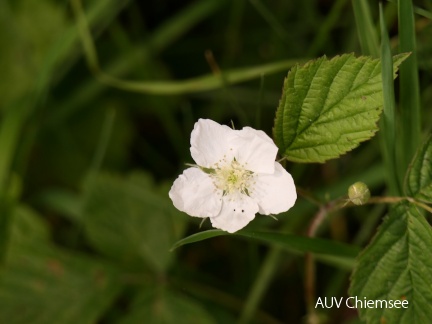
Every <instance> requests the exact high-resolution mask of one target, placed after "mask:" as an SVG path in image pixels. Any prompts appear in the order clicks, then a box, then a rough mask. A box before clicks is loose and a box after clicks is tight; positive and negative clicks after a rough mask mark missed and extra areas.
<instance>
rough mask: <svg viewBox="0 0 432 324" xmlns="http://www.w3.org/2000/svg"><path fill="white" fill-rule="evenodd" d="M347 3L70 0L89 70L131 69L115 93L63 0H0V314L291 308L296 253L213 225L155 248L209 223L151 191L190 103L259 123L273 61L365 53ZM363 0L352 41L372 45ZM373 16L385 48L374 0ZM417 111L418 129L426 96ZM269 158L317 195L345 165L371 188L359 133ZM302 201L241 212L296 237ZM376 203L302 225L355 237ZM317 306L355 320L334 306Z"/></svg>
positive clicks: (168, 173) (426, 66)
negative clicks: (337, 151)
mask: <svg viewBox="0 0 432 324" xmlns="http://www.w3.org/2000/svg"><path fill="white" fill-rule="evenodd" d="M74 3H75V4H79V2H78V1H74ZM360 3H361V4H362V5H367V4H368V2H367V1H363V0H353V1H352V2H351V1H348V0H336V1H327V0H310V1H282V0H273V1H268V2H267V1H262V0H249V1H246V0H233V1H228V0H195V1H192V0H188V1H174V0H158V1H156V0H146V1H138V0H136V1H133V0H104V1H102V0H85V1H83V4H82V5H83V7H84V11H85V17H86V19H87V21H88V24H89V27H90V30H91V34H92V37H93V40H94V43H95V47H96V50H97V53H98V57H99V63H100V67H101V69H102V70H103V71H104V72H105V73H106V74H108V75H110V76H112V77H116V78H119V79H122V80H130V81H136V82H138V86H137V87H134V88H131V89H130V91H129V90H128V87H129V85H130V84H126V85H125V84H122V83H116V82H111V83H110V81H109V80H108V81H106V80H103V79H101V78H99V80H98V79H97V78H95V76H94V74H92V72H91V70H92V69H93V70H95V69H96V70H97V66H95V65H94V64H91V66H90V68H89V66H88V64H87V60H86V58H85V55H84V51H83V47H82V40H81V39H80V33H79V30H78V28H77V12H76V11H74V10H73V9H72V8H73V7H72V6H71V2H69V1H65V0H57V1H54V0H38V1H36V0H13V1H12V0H0V77H1V78H0V115H1V119H0V213H1V214H0V255H1V260H2V261H1V262H2V265H1V272H0V323H8V324H9V323H23V324H24V323H176V324H178V323H235V322H237V321H238V320H240V321H243V322H255V323H301V322H302V321H303V320H304V316H305V314H306V307H305V303H304V292H303V290H304V288H303V283H302V281H303V276H304V275H303V263H304V259H303V257H302V256H298V255H293V254H289V253H286V252H282V251H281V250H280V249H278V248H275V247H269V246H265V245H262V244H259V243H256V242H253V241H248V240H244V239H239V238H236V237H228V236H224V237H217V238H213V239H211V240H207V241H203V242H200V243H196V244H193V245H187V246H184V247H182V248H180V249H178V250H175V251H174V252H169V250H170V248H171V246H172V245H173V244H174V243H175V242H176V241H177V240H179V239H181V238H182V237H184V236H186V235H189V234H192V233H196V232H198V231H200V230H202V229H208V228H210V226H209V222H206V223H204V225H203V226H202V228H201V229H200V228H199V223H200V219H192V218H190V217H188V216H187V215H184V214H182V213H180V212H178V211H177V210H175V208H174V207H173V206H172V203H171V201H170V200H169V198H168V195H167V193H168V190H169V188H170V186H171V184H172V181H173V180H174V179H175V178H176V177H177V176H178V174H180V173H181V172H182V170H183V169H184V168H185V165H184V164H185V163H192V162H193V161H192V159H191V157H190V153H189V136H190V132H191V130H192V128H193V124H194V123H195V122H196V121H197V120H198V118H211V119H213V120H215V121H217V122H219V123H224V124H228V125H230V124H231V121H232V122H233V123H234V125H235V126H236V127H237V128H242V127H243V126H252V127H255V128H259V129H263V130H264V131H265V132H266V133H267V134H269V135H271V132H272V124H273V120H274V114H275V110H276V107H277V105H278V100H279V98H280V95H281V88H282V84H283V79H284V77H285V76H286V74H287V71H288V70H289V67H290V66H292V65H293V64H295V63H297V62H298V63H302V62H305V61H307V60H309V59H312V58H316V57H318V56H321V55H327V56H328V57H332V56H335V55H338V54H342V53H349V52H354V53H356V54H358V55H360V54H362V53H363V54H373V53H365V48H366V47H365V46H364V45H361V43H360V41H359V39H361V36H362V35H361V34H360V38H359V26H361V24H362V23H365V22H364V21H362V19H363V18H361V16H359V15H358V10H359V8H358V5H359V4H360ZM414 3H415V5H416V6H417V7H416V10H417V14H416V16H415V18H416V20H415V22H416V25H415V26H416V33H417V46H418V53H417V58H418V63H419V76H420V93H421V102H422V105H423V107H431V104H432V82H431V77H432V74H431V70H432V56H431V54H432V42H430V39H431V36H432V25H431V20H430V19H431V16H432V14H431V12H432V4H431V2H430V1H426V0H425V1H414ZM353 4H354V5H353ZM369 4H370V10H371V11H370V16H368V17H370V18H371V22H372V23H373V28H374V29H372V30H371V31H370V32H371V34H370V35H369V36H370V37H369V38H368V39H369V40H371V41H372V42H373V41H374V40H375V41H376V42H378V37H377V35H379V32H378V31H379V29H378V27H377V26H378V5H377V3H376V2H375V1H370V3H369ZM356 5H357V9H356V8H355V7H356ZM419 8H422V9H421V10H420V9H419ZM355 10H357V15H356V16H355V14H354V13H355ZM359 17H360V18H359ZM385 19H386V23H387V28H388V29H389V31H390V40H391V44H392V46H393V48H394V50H395V52H397V46H398V30H397V20H396V19H397V8H396V6H395V5H394V4H393V3H391V2H387V3H385ZM363 36H365V34H363ZM366 36H368V35H366ZM372 36H373V37H372ZM376 45H378V43H376ZM373 46H374V45H373V44H372V48H373ZM362 49H363V50H362ZM378 53H379V52H378ZM93 63H94V62H93ZM194 78H195V79H194ZM117 81H118V80H117ZM107 82H108V84H107ZM396 87H397V85H396ZM129 88H130V87H129ZM422 121H423V126H425V127H428V128H430V125H431V121H432V110H431V109H425V112H424V116H423V119H422ZM287 169H288V170H289V171H290V172H291V173H292V174H293V177H294V179H295V181H296V184H297V185H298V187H299V188H303V189H304V190H306V191H311V192H313V194H314V196H315V197H316V198H317V199H319V200H321V201H326V200H329V199H334V198H336V197H338V196H340V195H343V194H344V193H345V192H346V188H347V187H348V186H349V185H350V184H352V183H354V182H355V181H358V180H361V181H364V182H366V183H367V184H368V185H369V186H370V188H371V190H372V192H373V193H374V194H376V195H380V194H383V193H384V191H385V187H384V175H383V173H384V172H383V170H384V167H383V165H382V160H381V153H380V143H379V141H378V140H377V139H374V140H372V141H370V142H368V143H366V144H363V145H361V146H360V147H359V148H358V149H356V150H355V151H353V152H351V153H349V154H347V155H345V156H344V157H343V158H341V159H338V160H335V161H330V162H328V163H326V164H323V165H294V164H288V165H287ZM314 212H316V207H315V206H314V205H313V204H312V203H310V202H308V201H307V200H305V199H299V201H298V203H297V204H296V206H295V208H293V209H292V210H290V211H289V212H288V213H286V214H283V215H280V216H278V218H279V221H274V220H273V219H270V218H265V217H261V216H257V219H256V220H255V221H254V222H252V223H251V224H250V225H249V226H248V229H276V230H280V231H284V232H291V233H298V234H303V233H304V232H305V230H306V228H307V224H308V221H309V220H310V219H311V217H312V216H313V214H314ZM384 212H385V207H384V206H372V207H371V206H369V207H360V208H356V209H348V210H342V211H340V212H338V213H336V214H334V215H332V217H331V218H330V219H329V221H328V222H326V224H325V225H324V226H323V228H322V231H321V232H320V233H319V234H320V236H322V237H327V238H331V239H334V240H338V241H343V242H347V243H350V244H354V245H358V246H364V244H366V243H367V242H368V240H369V239H370V237H371V235H372V234H373V232H374V230H375V228H376V224H377V223H378V222H379V220H380V218H381V217H382V215H383V214H384ZM366 216H367V217H366ZM317 275H318V279H317V282H318V284H317V293H318V295H320V296H346V289H347V285H348V277H349V267H348V269H345V268H344V269H337V268H335V267H334V266H332V265H327V264H321V263H320V264H318V272H317ZM321 315H322V316H323V318H327V319H329V322H331V323H352V322H355V321H357V315H356V313H355V312H352V311H349V310H347V309H339V310H338V309H332V310H329V311H327V312H323V314H321Z"/></svg>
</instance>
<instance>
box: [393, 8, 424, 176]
mask: <svg viewBox="0 0 432 324" xmlns="http://www.w3.org/2000/svg"><path fill="white" fill-rule="evenodd" d="M398 18H399V51H401V52H411V53H412V55H411V56H410V57H409V58H408V59H407V60H406V62H405V64H403V65H402V66H401V68H400V73H399V74H400V79H399V80H400V103H399V105H400V116H401V122H400V123H399V132H400V133H401V137H402V143H401V144H402V145H401V151H400V152H399V156H398V158H399V160H400V162H401V163H400V166H399V169H400V171H399V172H400V173H402V174H404V173H405V172H406V170H407V168H408V165H409V162H410V161H411V159H412V158H413V156H414V154H415V151H416V149H417V148H418V147H419V146H420V136H421V113H420V88H419V78H418V66H417V49H416V35H415V25H414V13H413V4H412V1H411V0H399V1H398Z"/></svg>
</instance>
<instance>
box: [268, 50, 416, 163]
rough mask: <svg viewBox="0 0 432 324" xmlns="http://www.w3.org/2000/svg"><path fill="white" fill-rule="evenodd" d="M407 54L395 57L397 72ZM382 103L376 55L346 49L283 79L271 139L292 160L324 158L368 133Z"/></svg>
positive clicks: (344, 149)
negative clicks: (346, 50) (355, 53)
mask: <svg viewBox="0 0 432 324" xmlns="http://www.w3.org/2000/svg"><path fill="white" fill-rule="evenodd" d="M407 55H408V54H400V55H397V56H395V57H394V60H393V65H394V72H395V73H396V71H397V69H398V66H399V65H400V64H401V63H402V61H403V60H404V59H405V58H406V57H407ZM394 76H395V77H396V74H395V75H394ZM382 107H383V94H382V83H381V62H380V60H379V59H372V58H370V57H364V56H362V57H358V58H356V57H354V55H353V54H346V55H342V56H337V57H335V58H333V59H331V60H328V59H327V58H326V57H322V58H320V59H317V60H315V61H311V62H309V63H307V64H305V65H304V66H298V65H297V66H295V67H294V68H292V69H291V71H290V72H289V73H288V76H287V78H286V79H285V82H284V87H283V93H282V98H281V100H280V102H279V107H278V109H277V112H276V119H275V125H274V129H273V132H274V138H275V142H276V144H277V146H278V147H279V150H280V153H281V154H282V155H283V156H285V157H286V158H287V159H288V160H290V161H294V162H320V163H322V162H325V161H327V160H329V159H333V158H337V157H338V156H340V155H341V154H344V153H346V152H347V151H350V150H352V149H353V148H355V147H357V146H358V145H359V143H360V142H363V141H365V140H368V139H370V138H371V137H372V136H373V135H374V134H375V132H376V131H377V130H378V128H377V122H378V119H379V116H380V114H381V111H382Z"/></svg>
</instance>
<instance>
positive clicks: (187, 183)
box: [169, 168, 222, 217]
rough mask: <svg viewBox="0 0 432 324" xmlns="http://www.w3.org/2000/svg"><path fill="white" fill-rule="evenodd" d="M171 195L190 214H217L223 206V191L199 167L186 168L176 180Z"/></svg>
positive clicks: (200, 215)
mask: <svg viewBox="0 0 432 324" xmlns="http://www.w3.org/2000/svg"><path fill="white" fill-rule="evenodd" d="M169 196H170V198H171V200H172V202H173V204H174V206H175V207H176V208H177V209H179V210H181V211H183V212H185V213H187V214H189V215H190V216H195V217H212V216H216V215H218V214H219V211H220V210H221V207H222V199H221V198H222V191H221V190H217V189H216V187H215V186H214V184H213V181H212V179H211V178H210V177H209V176H208V175H207V174H206V173H205V172H203V171H202V170H200V169H198V168H189V169H186V170H185V171H184V172H183V174H181V175H180V176H179V177H178V178H177V179H176V180H175V181H174V184H173V185H172V187H171V190H170V192H169Z"/></svg>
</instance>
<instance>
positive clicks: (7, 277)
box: [0, 207, 122, 324]
mask: <svg viewBox="0 0 432 324" xmlns="http://www.w3.org/2000/svg"><path fill="white" fill-rule="evenodd" d="M47 234H48V231H47V228H46V224H44V223H43V222H42V221H41V219H40V218H39V217H38V216H37V215H36V214H35V213H34V212H33V211H31V210H30V209H28V208H23V207H20V208H18V209H17V210H16V211H15V212H14V215H13V221H12V224H11V237H10V241H9V247H8V254H7V258H6V262H5V266H4V267H2V272H1V276H0V323H8V324H27V323H32V324H46V323H58V324H72V323H83V324H86V323H87V324H90V323H97V322H98V320H99V319H100V317H101V316H102V314H103V313H104V312H105V310H106V308H107V307H108V306H109V305H110V304H111V303H112V302H113V300H114V299H115V298H116V297H117V296H118V294H119V293H120V292H121V289H122V284H121V281H120V278H119V272H118V271H117V270H116V269H115V268H114V267H112V266H109V265H107V264H104V263H102V262H99V261H97V260H95V258H94V257H93V258H91V259H90V258H88V257H85V256H83V255H79V254H71V253H69V252H67V251H65V250H62V249H59V248H56V247H54V246H51V245H50V244H49V241H48V237H47Z"/></svg>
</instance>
